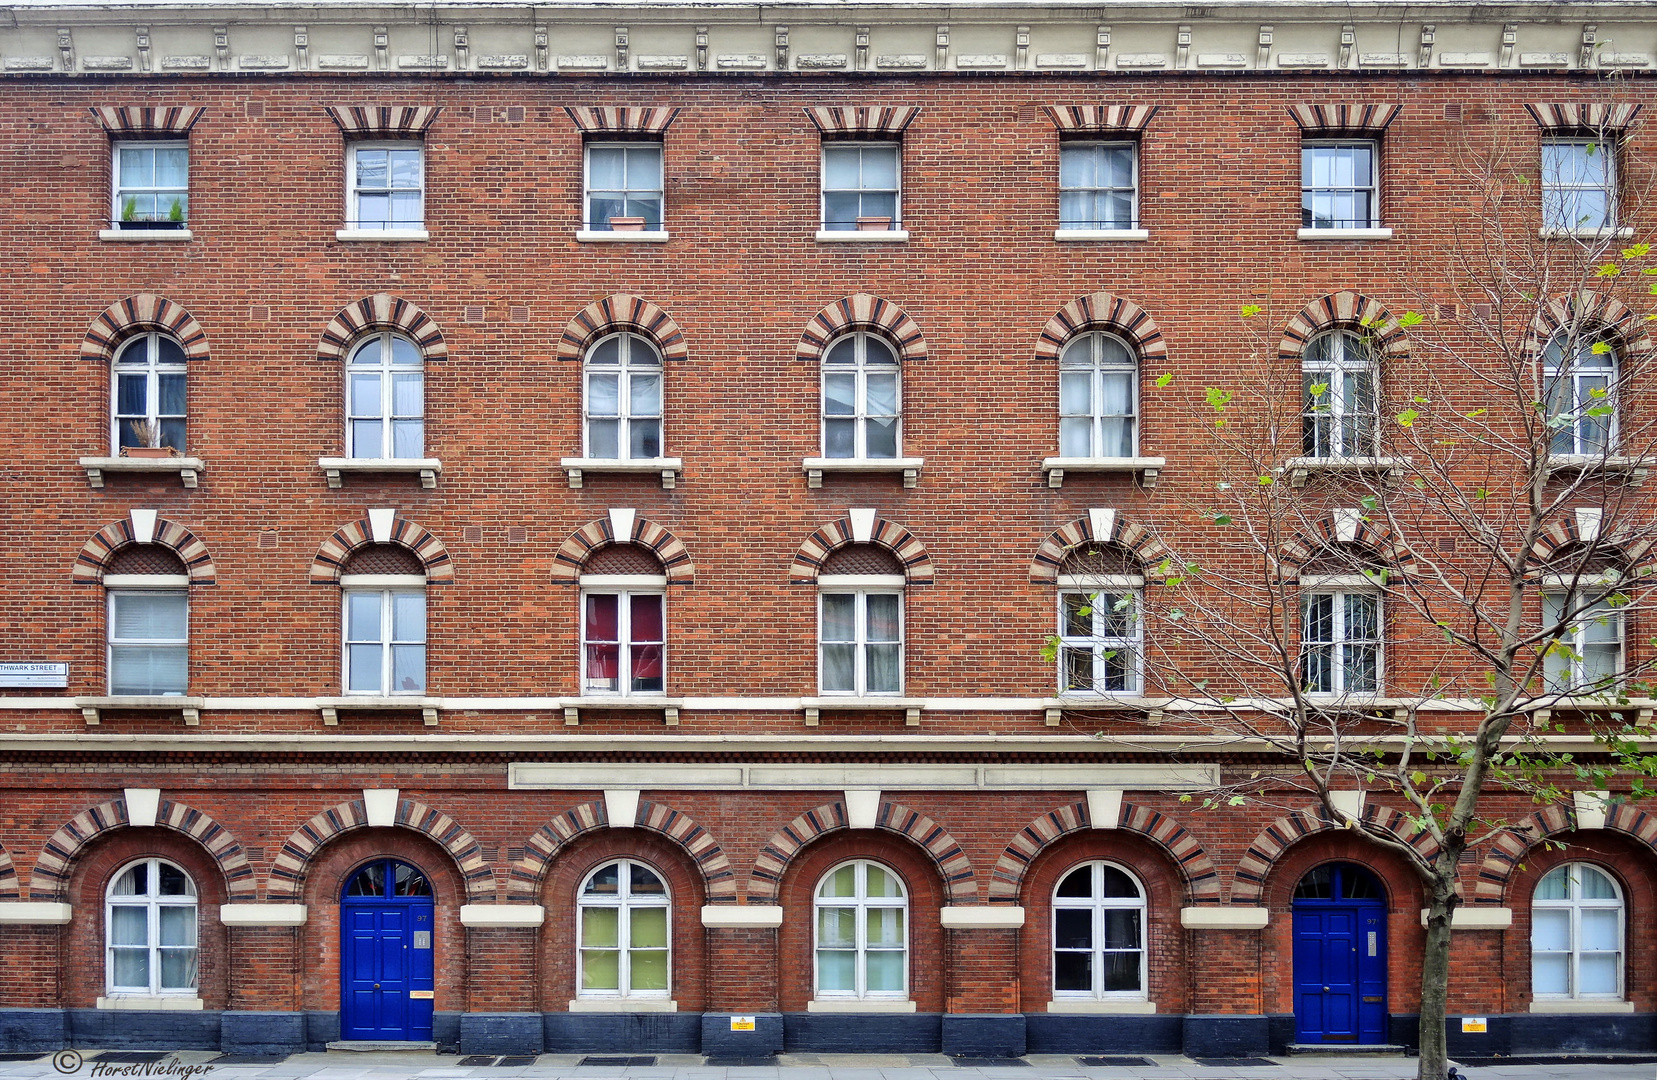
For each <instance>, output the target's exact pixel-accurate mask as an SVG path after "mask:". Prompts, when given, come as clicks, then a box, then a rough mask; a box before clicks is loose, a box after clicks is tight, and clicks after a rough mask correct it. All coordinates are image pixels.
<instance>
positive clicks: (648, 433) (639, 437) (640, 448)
mask: <svg viewBox="0 0 1657 1080" xmlns="http://www.w3.org/2000/svg"><path fill="white" fill-rule="evenodd" d="M627 433H628V446H627V452H628V453H629V454H630V455H631V456H632V457H633V458H634V459H635V460H644V459H646V458H653V457H659V456H660V455H661V452H662V422H661V421H660V420H629V421H628V422H627Z"/></svg>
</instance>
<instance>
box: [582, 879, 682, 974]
mask: <svg viewBox="0 0 1657 1080" xmlns="http://www.w3.org/2000/svg"><path fill="white" fill-rule="evenodd" d="M634 864H637V865H639V866H641V867H643V868H644V869H646V870H648V871H650V873H652V874H654V875H655V876H656V879H657V880H658V881H660V882H661V883H662V895H661V896H660V897H654V896H649V897H643V898H635V897H634V896H633V894H632V887H633V886H632V882H633V877H632V867H633V865H634ZM610 866H615V867H617V871H616V895H615V896H613V897H611V896H601V895H589V894H588V893H587V885H588V883H589V882H591V881H592V879H593V878H594V877H595V876H597V875H598V873H599V871H601V870H603V869H605V868H606V867H610ZM575 897H576V900H575V903H576V928H575V996H576V998H577V999H578V1000H588V1001H595V1000H596V1001H627V1000H632V1001H640V1000H645V1001H666V1000H668V999H669V998H671V997H672V996H673V889H672V886H671V885H670V884H669V883H668V880H667V875H666V874H664V873H662V872H661V870H659V869H658V868H656V867H655V866H652V865H651V864H650V863H647V862H645V861H644V860H643V859H628V858H623V859H607V860H605V861H604V862H602V863H600V864H599V865H597V866H595V867H593V869H592V870H591V871H590V872H589V873H588V874H587V875H586V876H584V877H583V878H582V879H581V884H580V886H579V887H578V888H577V889H576V893H575ZM590 908H614V909H616V910H617V911H618V912H619V913H620V914H618V915H617V916H616V947H615V949H614V950H611V949H610V948H609V947H608V946H605V947H602V948H597V947H595V948H594V949H593V950H592V951H595V952H597V951H603V952H610V951H614V952H616V953H618V956H617V959H616V983H617V987H618V988H617V989H615V990H592V989H588V988H586V987H584V986H582V985H581V970H582V968H581V954H582V953H583V952H587V951H588V949H587V947H586V946H585V945H583V944H582V943H581V935H582V931H583V929H584V922H585V915H584V914H582V913H583V912H585V911H586V910H588V909H590ZM640 908H661V909H663V910H664V911H666V912H667V950H666V951H667V988H666V989H665V990H634V989H632V988H631V987H630V985H629V984H630V983H631V982H632V946H631V937H632V930H633V920H632V913H633V911H634V910H636V909H640Z"/></svg>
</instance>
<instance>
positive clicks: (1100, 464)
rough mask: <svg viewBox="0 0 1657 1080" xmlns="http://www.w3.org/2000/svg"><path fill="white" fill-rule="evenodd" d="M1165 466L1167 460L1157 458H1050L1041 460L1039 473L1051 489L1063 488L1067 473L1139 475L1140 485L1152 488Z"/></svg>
mask: <svg viewBox="0 0 1657 1080" xmlns="http://www.w3.org/2000/svg"><path fill="white" fill-rule="evenodd" d="M1167 465H1168V459H1167V458H1159V457H1102V458H1067V457H1050V458H1043V459H1042V462H1041V471H1042V472H1044V473H1046V474H1047V486H1048V487H1051V488H1056V487H1063V486H1064V474H1065V473H1067V472H1079V473H1080V472H1096V473H1112V472H1128V473H1139V474H1140V480H1139V482H1140V484H1141V485H1142V486H1144V487H1147V488H1154V487H1156V480H1157V476H1158V475H1160V474H1161V472H1162V470H1163V469H1164V468H1166V467H1167Z"/></svg>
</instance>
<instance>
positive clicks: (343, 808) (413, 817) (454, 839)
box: [265, 798, 495, 904]
mask: <svg viewBox="0 0 1657 1080" xmlns="http://www.w3.org/2000/svg"><path fill="white" fill-rule="evenodd" d="M367 827H368V810H367V808H366V807H365V806H364V805H363V801H362V800H361V799H354V800H351V801H349V802H342V803H340V804H339V805H338V806H335V807H333V808H331V809H328V810H324V811H323V812H322V813H320V814H318V815H316V816H315V817H313V818H311V820H309V821H307V822H306V823H305V824H303V825H301V826H300V827H299V828H297V829H295V830H294V833H293V835H292V836H290V837H288V839H287V842H285V843H284V844H283V845H282V850H281V851H279V852H278V853H277V855H276V859H275V861H274V862H273V863H272V864H271V868H270V882H269V884H268V886H267V887H266V889H265V894H266V896H267V897H268V898H269V899H271V900H273V901H280V900H288V901H297V900H298V899H299V898H300V896H301V894H302V893H303V891H304V886H305V875H306V874H307V873H308V872H309V870H310V866H311V862H312V860H314V859H315V858H316V853H317V852H318V851H319V850H321V849H322V847H323V846H324V845H326V844H327V843H328V842H329V841H331V840H334V839H336V838H337V837H339V836H341V835H343V834H344V833H347V832H350V831H351V830H353V829H366V828H367ZM393 827H394V828H401V829H410V830H412V831H414V832H417V833H423V834H424V835H426V836H427V837H429V838H430V839H431V840H433V841H434V842H435V843H436V844H437V845H438V846H439V847H441V848H442V849H443V850H444V851H447V852H448V853H449V857H450V858H452V859H453V860H454V862H455V866H456V867H458V868H459V869H460V875H461V877H462V878H464V879H465V881H466V899H467V901H468V902H469V903H474V904H477V903H486V902H488V901H490V900H492V899H494V895H495V873H494V871H493V870H492V869H491V868H490V866H489V864H488V862H486V861H485V860H484V857H483V848H482V846H481V845H479V844H478V842H477V840H476V839H474V838H473V836H472V834H471V833H469V832H467V831H466V830H465V829H463V828H461V827H460V825H459V824H458V823H457V822H456V821H455V820H454V819H453V818H451V817H449V815H447V814H444V813H442V812H441V811H438V810H434V809H433V808H431V807H430V806H427V805H426V804H425V803H423V802H420V801H418V800H416V799H402V798H400V799H398V800H397V816H396V818H395V819H394V820H393Z"/></svg>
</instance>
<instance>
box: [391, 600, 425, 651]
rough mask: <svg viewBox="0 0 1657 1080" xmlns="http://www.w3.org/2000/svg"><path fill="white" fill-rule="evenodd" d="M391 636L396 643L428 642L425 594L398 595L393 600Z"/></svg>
mask: <svg viewBox="0 0 1657 1080" xmlns="http://www.w3.org/2000/svg"><path fill="white" fill-rule="evenodd" d="M391 636H392V638H393V639H394V640H396V641H425V640H426V594H425V593H397V594H396V595H394V596H393V597H392V598H391Z"/></svg>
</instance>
